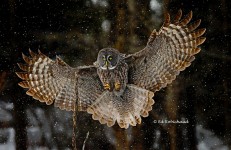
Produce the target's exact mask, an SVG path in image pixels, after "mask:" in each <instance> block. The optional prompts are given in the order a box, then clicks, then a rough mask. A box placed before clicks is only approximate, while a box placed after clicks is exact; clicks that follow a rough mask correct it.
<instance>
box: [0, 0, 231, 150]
mask: <svg viewBox="0 0 231 150" xmlns="http://www.w3.org/2000/svg"><path fill="white" fill-rule="evenodd" d="M178 9H182V10H183V15H184V14H187V13H188V12H189V11H190V10H192V11H193V14H194V16H193V20H194V21H195V20H197V19H202V23H201V27H203V28H207V31H206V34H205V36H206V38H207V40H206V42H205V43H204V44H203V45H202V51H201V52H200V53H199V54H197V56H196V60H195V61H194V62H193V63H192V65H191V67H189V68H188V69H186V70H185V71H184V72H182V73H181V74H180V76H178V78H177V79H176V80H175V81H174V82H173V84H171V85H170V86H168V87H167V88H165V89H162V90H161V91H159V92H157V93H155V97H154V100H155V102H156V103H155V105H154V106H153V110H152V111H151V112H150V115H149V117H147V118H142V124H141V125H138V126H136V127H129V129H127V130H125V129H120V128H119V127H118V125H115V126H113V127H111V128H108V127H106V126H105V125H101V124H100V123H99V122H98V121H93V120H92V119H91V116H90V115H88V114H87V113H85V112H84V113H83V112H80V113H79V117H78V118H77V123H78V128H77V131H78V132H77V147H78V149H81V147H82V145H83V142H84V139H85V137H86V134H87V132H89V138H88V139H87V141H86V145H85V149H95V150H97V149H98V150H100V149H117V150H122V149H134V150H141V149H172V150H176V149H205V150H207V149H219V150H220V149H224V150H226V149H231V88H230V87H231V85H230V84H231V50H230V46H231V44H230V43H231V22H230V20H231V1H230V0H191V1H190V0H163V1H161V0H127V1H126V0H66V1H63V0H1V1H0V39H1V41H0V52H1V53H0V149H15V148H17V149H23V150H25V149H60V150H61V149H71V148H72V146H71V138H72V113H71V112H66V111H62V110H59V109H58V108H54V107H53V106H46V105H45V104H42V103H40V102H38V101H36V100H34V99H32V98H31V97H29V96H27V95H26V94H25V90H24V89H22V88H20V87H19V86H18V85H17V83H18V82H20V79H19V78H17V76H16V75H15V71H19V68H18V67H17V64H16V63H17V62H23V60H22V57H21V53H22V52H23V53H25V54H27V55H28V49H29V48H31V49H32V50H33V51H37V50H38V49H40V50H41V51H42V52H43V53H44V54H46V55H47V56H49V57H50V58H55V56H56V55H59V56H61V57H62V58H63V59H64V60H65V61H66V62H68V64H70V65H71V66H78V65H83V64H86V65H89V64H92V62H94V61H95V60H96V56H97V52H98V51H99V50H100V49H102V48H104V47H115V48H117V49H119V50H120V51H121V52H125V53H134V52H136V51H138V50H140V49H142V48H143V47H144V46H145V45H146V42H147V39H148V37H149V35H150V33H151V31H152V30H153V29H154V28H156V29H159V28H160V26H161V25H162V23H163V20H164V16H165V14H166V13H167V12H170V14H172V15H174V14H175V13H176V12H177V10H178ZM158 120H188V122H189V123H187V124H161V123H154V121H158Z"/></svg>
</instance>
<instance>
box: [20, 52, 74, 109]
mask: <svg viewBox="0 0 231 150" xmlns="http://www.w3.org/2000/svg"><path fill="white" fill-rule="evenodd" d="M29 52H30V55H31V57H27V56H26V55H24V54H22V57H23V59H24V61H25V62H26V64H20V63H18V66H19V68H20V69H21V70H23V71H24V72H16V74H17V75H18V77H19V78H21V79H23V81H22V82H20V83H19V85H20V86H21V87H23V88H28V89H29V90H28V91H27V92H26V94H27V95H29V96H32V97H33V98H34V99H36V100H39V101H40V102H45V103H46V104H47V105H51V104H52V103H53V102H54V100H55V104H54V105H55V106H56V107H59V108H60V109H65V110H68V111H70V110H74V108H75V103H76V79H75V71H74V70H73V69H72V68H71V67H69V66H68V65H67V64H66V63H65V62H63V61H62V60H61V59H60V58H59V57H57V58H56V61H53V60H51V59H50V58H48V57H47V56H45V55H44V54H42V53H41V52H40V51H39V52H38V54H35V53H34V52H32V51H31V50H29Z"/></svg>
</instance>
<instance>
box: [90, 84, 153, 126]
mask: <svg viewBox="0 0 231 150" xmlns="http://www.w3.org/2000/svg"><path fill="white" fill-rule="evenodd" d="M153 96H154V93H153V92H151V91H148V90H145V89H142V88H140V87H137V86H135V85H131V84H128V85H127V86H126V89H125V91H124V95H122V96H117V95H116V94H115V93H113V92H109V91H105V92H104V93H103V94H102V95H101V96H100V97H99V98H98V99H96V101H95V102H94V103H93V104H92V105H91V106H90V107H88V108H87V112H88V113H90V114H92V118H93V119H94V120H99V121H100V123H101V124H107V126H108V127H111V126H113V125H114V124H115V122H117V123H118V125H119V126H120V127H121V128H125V129H127V128H128V127H129V125H132V126H136V124H140V123H141V116H142V117H147V116H148V112H149V111H151V110H152V105H153V104H154V100H153V99H152V97H153Z"/></svg>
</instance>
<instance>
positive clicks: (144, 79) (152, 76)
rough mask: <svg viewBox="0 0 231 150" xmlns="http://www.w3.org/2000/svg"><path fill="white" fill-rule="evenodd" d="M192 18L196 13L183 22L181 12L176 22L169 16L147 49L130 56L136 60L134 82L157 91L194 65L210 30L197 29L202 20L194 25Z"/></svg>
mask: <svg viewBox="0 0 231 150" xmlns="http://www.w3.org/2000/svg"><path fill="white" fill-rule="evenodd" d="M191 19H192V11H191V12H189V13H188V14H187V15H186V16H185V17H184V18H183V19H182V11H181V10H179V11H178V13H177V14H176V16H175V18H174V19H173V21H171V19H170V15H169V14H167V16H166V19H165V22H164V24H163V26H162V27H161V29H160V30H159V31H158V32H157V31H156V30H154V31H153V32H152V33H151V36H150V37H149V40H148V43H147V46H146V47H145V48H144V49H143V50H141V51H139V52H137V53H135V54H132V55H130V57H133V58H134V59H135V60H134V61H133V62H132V63H130V65H129V66H130V70H129V79H130V83H132V84H135V85H137V86H140V87H143V88H145V89H148V90H151V91H153V92H155V91H158V90H160V89H161V88H164V87H166V86H167V84H170V83H172V81H173V80H175V78H176V76H177V75H178V74H179V73H180V71H183V70H185V68H187V67H188V66H190V65H191V62H192V61H193V60H194V59H195V57H194V55H195V54H197V53H199V52H200V48H199V47H198V46H199V45H201V44H202V43H203V42H204V41H205V39H206V38H205V37H201V36H202V35H203V34H204V33H205V31H206V29H205V28H202V29H197V27H198V26H199V25H200V22H201V20H197V21H195V22H193V23H190V21H191ZM189 23H190V24H189Z"/></svg>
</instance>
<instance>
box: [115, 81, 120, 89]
mask: <svg viewBox="0 0 231 150" xmlns="http://www.w3.org/2000/svg"><path fill="white" fill-rule="evenodd" d="M120 87H121V84H120V82H116V83H115V90H117V91H119V90H120Z"/></svg>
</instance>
